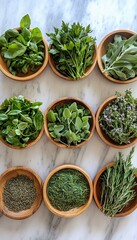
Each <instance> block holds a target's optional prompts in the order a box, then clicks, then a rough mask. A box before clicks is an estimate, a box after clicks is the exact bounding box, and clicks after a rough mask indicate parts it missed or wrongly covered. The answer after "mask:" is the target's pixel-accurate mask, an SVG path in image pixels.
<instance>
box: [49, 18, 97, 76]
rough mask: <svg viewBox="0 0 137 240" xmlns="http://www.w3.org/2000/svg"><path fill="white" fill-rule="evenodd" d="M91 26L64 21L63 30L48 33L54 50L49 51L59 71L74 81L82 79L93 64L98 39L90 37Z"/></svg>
mask: <svg viewBox="0 0 137 240" xmlns="http://www.w3.org/2000/svg"><path fill="white" fill-rule="evenodd" d="M91 32H92V30H91V28H90V25H88V26H87V27H83V26H82V25H80V24H79V23H73V24H72V25H71V27H69V24H68V23H64V22H63V21H62V26H61V28H54V33H48V34H47V35H48V36H49V37H50V40H51V46H52V48H51V49H50V50H49V52H50V54H52V57H53V60H54V62H55V66H56V68H57V70H58V71H59V72H60V73H61V74H63V75H64V76H66V77H69V78H72V79H74V80H76V79H78V78H80V77H82V76H83V75H84V73H85V72H86V69H87V67H88V66H90V65H92V64H93V56H94V52H95V41H96V39H95V38H93V37H92V36H90V35H89V34H90V33H91Z"/></svg>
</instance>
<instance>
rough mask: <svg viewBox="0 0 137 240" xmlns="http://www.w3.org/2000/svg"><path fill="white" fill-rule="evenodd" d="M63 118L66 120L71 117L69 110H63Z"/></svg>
mask: <svg viewBox="0 0 137 240" xmlns="http://www.w3.org/2000/svg"><path fill="white" fill-rule="evenodd" d="M63 116H64V118H66V119H69V118H70V117H71V112H70V110H69V108H65V109H64V111H63Z"/></svg>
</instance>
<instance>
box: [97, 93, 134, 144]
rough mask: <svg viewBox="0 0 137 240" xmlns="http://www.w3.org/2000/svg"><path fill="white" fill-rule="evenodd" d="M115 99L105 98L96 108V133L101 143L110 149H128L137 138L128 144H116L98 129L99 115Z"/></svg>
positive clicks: (114, 97) (113, 97)
mask: <svg viewBox="0 0 137 240" xmlns="http://www.w3.org/2000/svg"><path fill="white" fill-rule="evenodd" d="M115 99H116V96H112V97H109V98H107V99H106V100H105V101H104V102H103V103H102V104H101V105H100V107H99V108H98V110H97V112H96V130H97V133H98V135H99V137H100V138H101V139H102V141H103V142H105V143H106V144H107V145H109V146H110V147H114V148H118V149H124V148H128V147H131V146H132V145H134V144H135V143H136V142H137V138H133V139H131V140H130V143H129V144H121V145H120V144H118V143H116V142H114V141H113V140H112V139H111V138H110V137H109V136H108V135H107V134H106V133H105V132H104V131H103V130H102V128H101V127H100V125H99V116H100V114H101V113H102V112H103V110H104V108H105V107H106V106H108V104H109V103H110V102H112V101H113V100H115Z"/></svg>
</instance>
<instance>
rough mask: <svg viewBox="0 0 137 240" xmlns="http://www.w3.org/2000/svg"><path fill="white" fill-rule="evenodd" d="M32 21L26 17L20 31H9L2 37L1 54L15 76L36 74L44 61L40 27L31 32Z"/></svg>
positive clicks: (22, 21) (0, 39)
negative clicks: (31, 72) (29, 73)
mask: <svg viewBox="0 0 137 240" xmlns="http://www.w3.org/2000/svg"><path fill="white" fill-rule="evenodd" d="M30 24H31V20H30V17H29V15H28V14H27V15H25V16H24V17H23V18H22V19H21V21H20V29H19V30H16V29H9V30H7V31H6V32H5V33H4V34H3V35H2V36H0V53H1V56H2V57H3V58H4V61H5V62H6V63H7V66H8V69H9V71H10V72H11V73H12V74H13V75H17V74H19V73H24V74H26V73H28V71H29V70H31V71H33V72H35V71H37V70H38V69H39V67H40V66H41V65H42V63H43V61H44V52H43V49H44V44H43V41H42V33H41V31H40V29H39V28H38V27H36V28H33V29H32V30H30V29H29V28H30Z"/></svg>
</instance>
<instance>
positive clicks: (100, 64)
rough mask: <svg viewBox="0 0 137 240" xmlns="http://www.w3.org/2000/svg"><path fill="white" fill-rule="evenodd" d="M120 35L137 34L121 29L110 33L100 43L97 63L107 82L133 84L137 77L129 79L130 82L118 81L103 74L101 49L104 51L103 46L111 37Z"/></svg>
mask: <svg viewBox="0 0 137 240" xmlns="http://www.w3.org/2000/svg"><path fill="white" fill-rule="evenodd" d="M118 33H121V34H122V33H129V34H131V36H132V35H134V34H136V33H135V32H134V31H131V30H126V29H125V30H124V29H121V30H115V31H112V32H110V33H108V34H107V35H106V36H105V37H104V38H103V39H102V40H101V42H100V44H99V46H98V51H97V62H98V67H99V69H100V71H101V73H102V74H103V76H104V77H105V78H107V80H109V81H111V82H114V83H118V84H128V83H132V82H134V81H136V80H137V76H136V77H134V78H132V79H129V80H118V79H115V78H113V77H111V76H109V75H107V74H106V73H104V72H103V70H104V68H103V63H102V60H101V57H102V56H101V49H102V46H103V45H104V42H105V41H106V40H107V38H108V37H110V36H111V35H114V34H118Z"/></svg>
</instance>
